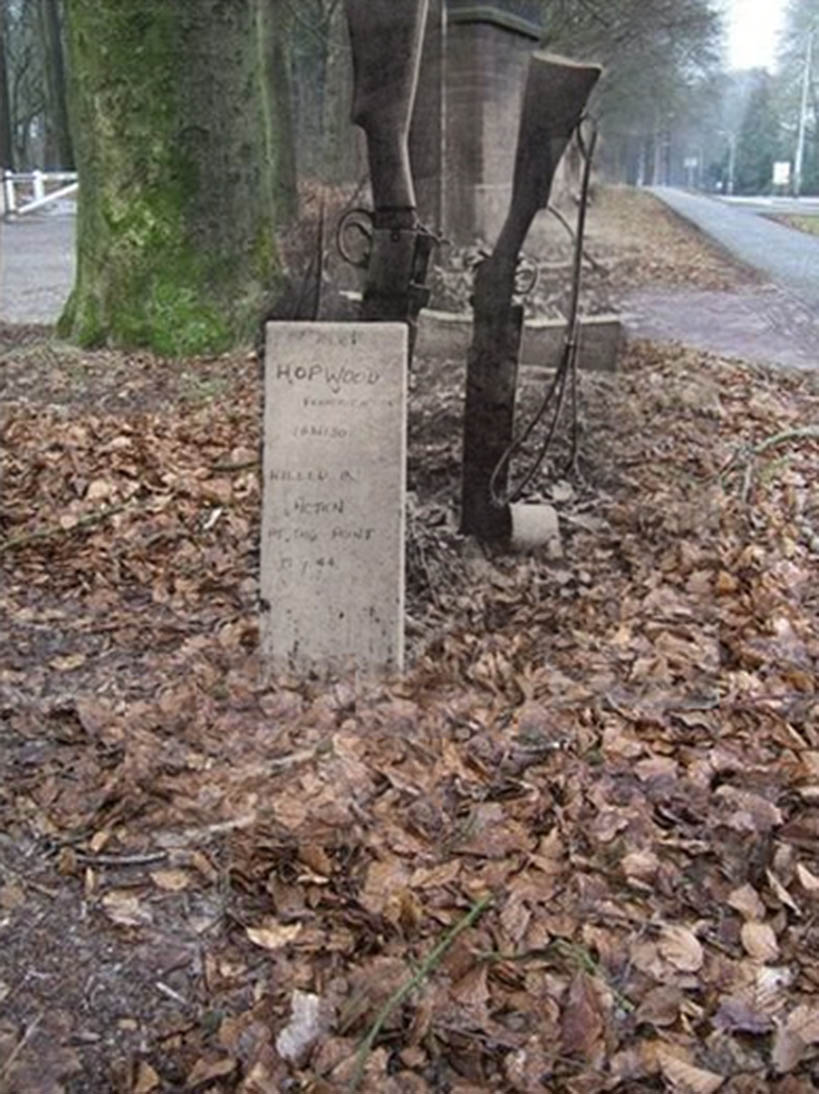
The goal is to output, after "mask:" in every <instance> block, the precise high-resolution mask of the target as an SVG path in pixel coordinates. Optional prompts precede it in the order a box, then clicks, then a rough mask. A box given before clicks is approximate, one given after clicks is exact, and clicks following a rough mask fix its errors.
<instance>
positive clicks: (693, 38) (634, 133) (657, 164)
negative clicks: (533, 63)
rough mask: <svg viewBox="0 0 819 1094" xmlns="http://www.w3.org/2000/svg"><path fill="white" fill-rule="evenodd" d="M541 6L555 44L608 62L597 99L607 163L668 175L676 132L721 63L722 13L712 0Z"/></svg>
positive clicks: (655, 177)
mask: <svg viewBox="0 0 819 1094" xmlns="http://www.w3.org/2000/svg"><path fill="white" fill-rule="evenodd" d="M543 7H544V21H545V25H546V28H547V30H546V44H547V45H548V46H549V47H550V48H553V49H556V50H558V51H561V52H565V53H567V54H568V55H570V56H573V57H577V58H579V59H583V60H586V59H587V60H595V61H599V62H600V63H602V64H603V66H604V76H603V79H602V80H601V81H600V85H599V89H598V91H597V93H596V96H595V100H594V102H593V105H592V109H593V112H594V113H596V114H597V115H598V116H599V117H600V120H601V134H602V138H603V140H602V142H601V153H602V160H603V162H604V163H605V164H607V166H608V168H609V170H610V171H611V172H612V173H614V174H615V175H617V176H619V177H623V178H626V179H628V180H629V181H631V182H638V181H639V182H654V181H657V182H666V181H669V178H668V175H669V172H670V168H671V136H672V133H673V131H674V130H675V128H677V127H678V126H679V125H680V124H683V125H684V126H686V127H690V125H691V122H692V117H691V115H692V105H693V102H694V99H695V98H696V97H697V89H698V88H699V87H700V86H701V84H702V83H703V81H705V80H707V79H708V78H709V77H710V76H711V74H712V73H713V71H714V70H715V68H716V67H717V66H718V64H719V60H720V50H721V46H722V33H723V25H722V20H721V16H720V14H719V12H718V11H717V10H716V9H715V7H714V6H712V4H711V3H710V2H709V0H606V2H604V0H547V2H546V3H545V4H544V5H543ZM697 101H702V100H701V97H700V98H699V99H698V100H697Z"/></svg>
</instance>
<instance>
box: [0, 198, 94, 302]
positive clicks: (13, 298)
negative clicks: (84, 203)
mask: <svg viewBox="0 0 819 1094" xmlns="http://www.w3.org/2000/svg"><path fill="white" fill-rule="evenodd" d="M74 226H75V216H74V212H73V207H72V206H71V205H69V204H67V203H66V204H64V205H63V206H61V207H58V208H57V210H56V211H55V212H50V213H48V212H43V213H31V214H30V215H29V216H25V217H20V218H19V219H18V220H9V221H2V222H0V320H3V321H5V322H7V323H54V322H56V320H57V318H58V316H59V314H60V312H61V311H62V307H63V304H64V303H65V301H66V298H67V297H68V294H69V293H70V292H71V286H72V285H73V283H74Z"/></svg>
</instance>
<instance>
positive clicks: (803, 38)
mask: <svg viewBox="0 0 819 1094" xmlns="http://www.w3.org/2000/svg"><path fill="white" fill-rule="evenodd" d="M811 37H812V39H813V40H812V50H811V54H812V56H811V58H810V60H811V65H810V69H809V71H808V98H807V115H806V123H807V124H806V128H805V147H804V153H805V159H804V164H803V171H802V193H803V194H804V193H812V194H816V193H819V125H818V124H817V122H818V121H819V0H790V2H789V4H788V6H787V8H786V9H785V21H784V26H783V28H782V32H781V35H780V38H779V50H778V58H777V60H778V65H777V80H776V92H777V95H776V100H777V107H778V110H779V113H780V117H781V119H782V122H783V128H784V129H785V132H786V133H787V141H788V148H787V153H788V154H787V157H786V158H789V159H793V158H794V156H795V152H796V139H797V131H798V124H799V115H800V112H801V107H802V89H803V82H804V77H805V66H806V61H807V60H808V42H809V41H810V39H811Z"/></svg>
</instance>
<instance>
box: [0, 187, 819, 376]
mask: <svg viewBox="0 0 819 1094" xmlns="http://www.w3.org/2000/svg"><path fill="white" fill-rule="evenodd" d="M654 193H655V194H656V195H657V196H658V197H659V198H661V199H662V200H663V201H664V202H666V204H667V205H669V206H670V207H671V208H672V209H674V210H675V211H676V212H678V213H679V214H680V215H682V216H683V217H685V218H686V219H688V220H690V221H691V222H692V223H694V224H696V225H697V227H699V228H700V229H701V230H702V231H704V232H706V233H707V234H708V235H710V236H712V237H713V238H714V239H716V240H717V241H718V242H719V243H721V244H722V245H723V246H724V247H726V248H727V249H728V250H730V251H731V252H732V253H733V254H735V255H736V256H737V257H738V258H740V259H741V260H742V261H744V262H747V263H749V264H750V265H752V266H756V267H757V268H758V269H760V270H762V271H763V273H765V275H766V276H767V277H769V278H770V279H771V284H768V285H763V286H761V287H760V288H750V289H747V288H746V289H742V290H740V291H737V292H725V293H711V292H702V291H698V290H694V289H680V290H673V289H663V288H656V289H643V290H640V291H639V292H634V293H630V294H628V295H627V296H626V297H624V298H623V300H622V307H623V310H624V311H625V312H627V313H629V317H628V319H627V321H626V329H627V331H628V332H629V334H631V335H634V336H636V337H646V338H656V339H660V340H663V341H669V340H671V341H679V342H683V343H686V344H688V345H692V346H697V347H699V348H700V349H706V350H712V351H714V352H716V353H722V354H725V355H726V356H734V357H743V358H745V359H746V360H752V361H753V360H758V361H763V362H768V363H774V364H781V365H788V366H792V367H796V368H805V369H819V237H813V236H808V235H805V234H804V233H799V232H796V231H793V230H792V229H790V228H785V227H783V226H782V225H779V224H775V223H773V222H771V221H769V220H767V219H765V218H764V217H760V216H758V215H757V211H755V210H753V209H747V208H744V207H743V206H744V205H745V204H746V203H743V202H731V203H730V204H729V203H728V202H727V201H723V200H719V199H715V198H707V197H702V196H699V195H694V194H688V193H685V192H683V191H680V190H669V189H663V188H658V189H656V190H654ZM754 204H755V205H756V204H759V203H754ZM763 204H764V203H763ZM74 228H75V218H74V216H73V213H72V212H71V211H70V206H64V207H63V208H62V210H60V211H58V212H54V213H42V214H35V215H33V216H30V217H24V218H21V219H20V220H18V221H13V222H7V223H0V321H2V320H5V321H6V322H12V323H53V322H55V321H56V319H57V317H58V316H59V314H60V311H61V309H62V306H63V304H64V303H65V300H66V297H67V296H68V293H69V292H70V291H71V285H72V282H73V277H74Z"/></svg>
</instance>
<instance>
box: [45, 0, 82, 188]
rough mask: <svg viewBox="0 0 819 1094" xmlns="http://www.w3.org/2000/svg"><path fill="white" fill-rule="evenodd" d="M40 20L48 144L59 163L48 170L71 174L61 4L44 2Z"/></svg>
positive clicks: (71, 160)
mask: <svg viewBox="0 0 819 1094" xmlns="http://www.w3.org/2000/svg"><path fill="white" fill-rule="evenodd" d="M39 16H40V34H41V36H42V40H43V66H44V69H45V85H46V100H47V102H48V118H47V128H48V132H49V138H50V140H49V141H48V144H49V147H50V149H51V150H52V152H51V154H52V155H53V156H54V157H55V158H56V162H54V163H49V162H46V163H45V164H44V166H45V167H54V168H57V169H58V170H62V171H70V170H71V169H72V168H73V167H74V151H73V148H72V146H71V131H70V129H69V125H68V105H67V102H66V91H65V64H64V59H63V38H62V28H61V25H60V11H59V5H58V0H40V4H39Z"/></svg>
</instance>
